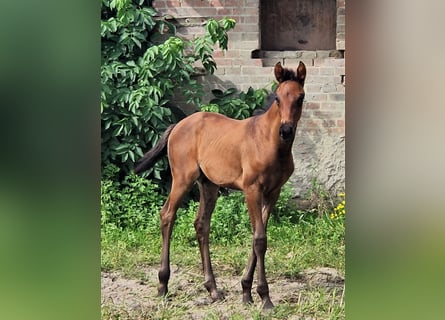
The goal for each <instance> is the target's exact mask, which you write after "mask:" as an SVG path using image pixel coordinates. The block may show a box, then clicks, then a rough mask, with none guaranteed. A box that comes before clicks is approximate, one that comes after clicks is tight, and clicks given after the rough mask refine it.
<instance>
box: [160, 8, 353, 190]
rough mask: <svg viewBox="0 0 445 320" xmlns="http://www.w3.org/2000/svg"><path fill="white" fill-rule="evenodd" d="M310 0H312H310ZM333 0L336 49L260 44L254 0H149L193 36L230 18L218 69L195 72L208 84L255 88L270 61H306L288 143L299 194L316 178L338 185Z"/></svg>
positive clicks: (339, 91) (341, 34)
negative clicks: (298, 112) (301, 100)
mask: <svg viewBox="0 0 445 320" xmlns="http://www.w3.org/2000/svg"><path fill="white" fill-rule="evenodd" d="M314 1H316V0H314ZM333 1H336V2H337V26H336V48H335V49H336V50H325V51H275V52H270V51H268V52H264V51H261V50H259V49H260V15H259V10H260V1H259V0H155V1H154V2H153V6H154V7H155V8H156V9H157V10H158V12H159V13H160V14H161V15H164V16H168V17H172V18H173V17H174V20H172V21H174V22H175V24H176V25H177V31H178V34H179V35H180V36H182V37H184V38H189V39H190V38H193V37H194V36H195V35H199V34H202V33H203V27H202V24H203V23H204V22H205V21H206V20H207V19H209V18H214V19H221V18H224V17H229V18H233V19H235V20H236V22H237V24H236V27H235V29H234V30H233V31H231V32H230V33H229V45H228V50H227V51H226V52H224V53H223V52H221V51H216V52H215V53H214V58H215V61H216V63H217V66H218V69H217V71H216V72H215V74H214V75H211V76H210V75H207V76H204V77H201V79H200V80H201V81H202V82H203V83H205V84H206V86H207V87H208V88H209V89H213V88H220V89H227V88H230V87H236V88H238V89H240V90H247V89H248V88H249V87H250V86H252V87H254V88H261V87H264V86H266V85H268V84H270V83H271V82H272V81H273V80H274V76H273V66H274V65H275V63H276V62H278V61H281V63H282V64H283V65H284V66H285V67H290V68H295V67H296V66H297V65H298V62H299V61H300V60H301V61H303V62H304V63H305V64H306V67H307V78H306V79H307V80H306V84H305V90H306V98H305V106H304V111H303V115H302V119H301V120H300V123H299V129H298V133H297V135H298V136H297V138H296V141H295V143H294V158H295V167H296V170H295V173H294V175H293V176H292V178H291V181H292V182H293V186H294V189H295V193H296V195H301V196H303V195H304V193H305V192H306V191H307V190H308V189H310V186H311V180H312V179H313V178H316V179H317V180H318V181H319V182H320V183H321V184H323V185H324V186H325V187H326V188H327V189H329V190H330V191H331V192H332V193H336V192H338V191H340V190H344V186H345V184H344V141H345V75H346V73H345V59H344V50H345V0H333Z"/></svg>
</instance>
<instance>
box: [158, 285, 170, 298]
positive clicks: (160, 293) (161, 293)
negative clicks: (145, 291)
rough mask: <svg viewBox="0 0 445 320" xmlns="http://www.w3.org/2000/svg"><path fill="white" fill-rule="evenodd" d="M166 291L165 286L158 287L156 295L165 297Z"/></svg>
mask: <svg viewBox="0 0 445 320" xmlns="http://www.w3.org/2000/svg"><path fill="white" fill-rule="evenodd" d="M167 293H168V289H167V287H165V286H159V287H158V297H165V296H166V295H167Z"/></svg>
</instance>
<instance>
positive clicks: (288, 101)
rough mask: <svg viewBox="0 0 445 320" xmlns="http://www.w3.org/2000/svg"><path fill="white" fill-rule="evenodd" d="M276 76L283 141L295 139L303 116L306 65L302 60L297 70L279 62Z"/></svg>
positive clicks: (276, 66)
mask: <svg viewBox="0 0 445 320" xmlns="http://www.w3.org/2000/svg"><path fill="white" fill-rule="evenodd" d="M274 72H275V78H276V79H277V81H278V88H277V90H276V93H275V102H276V104H277V106H278V110H279V114H280V117H281V119H280V131H279V133H280V138H281V139H282V140H283V141H293V139H294V137H295V131H296V129H297V123H298V120H300V117H301V111H302V108H303V100H304V89H303V87H304V80H305V79H306V66H305V65H304V63H303V62H301V61H300V64H299V65H298V68H297V71H296V72H295V71H293V70H289V69H285V68H283V67H282V66H281V63H280V62H278V63H277V64H276V65H275V69H274Z"/></svg>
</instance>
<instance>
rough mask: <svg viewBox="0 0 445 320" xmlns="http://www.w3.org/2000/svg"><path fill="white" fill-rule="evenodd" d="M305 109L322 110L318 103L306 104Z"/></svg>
mask: <svg viewBox="0 0 445 320" xmlns="http://www.w3.org/2000/svg"><path fill="white" fill-rule="evenodd" d="M303 109H309V110H318V109H320V104H319V103H316V102H306V103H304V105H303Z"/></svg>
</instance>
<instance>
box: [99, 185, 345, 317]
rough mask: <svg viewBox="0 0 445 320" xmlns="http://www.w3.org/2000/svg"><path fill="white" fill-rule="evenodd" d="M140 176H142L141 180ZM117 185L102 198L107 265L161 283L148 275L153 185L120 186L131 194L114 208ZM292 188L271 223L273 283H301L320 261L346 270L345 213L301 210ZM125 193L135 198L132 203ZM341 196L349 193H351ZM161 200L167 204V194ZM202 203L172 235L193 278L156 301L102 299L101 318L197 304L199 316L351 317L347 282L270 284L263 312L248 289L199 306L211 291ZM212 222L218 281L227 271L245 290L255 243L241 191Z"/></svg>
mask: <svg viewBox="0 0 445 320" xmlns="http://www.w3.org/2000/svg"><path fill="white" fill-rule="evenodd" d="M133 182H134V181H133ZM134 183H135V184H136V185H138V184H139V182H138V181H136V182H134ZM141 183H142V182H141ZM143 183H144V187H145V188H148V187H150V188H151V186H150V185H149V186H148V187H147V186H146V185H145V184H146V182H143ZM133 189H134V188H133ZM110 190H111V187H110ZM117 190H118V188H117V187H116V188H115V187H114V186H113V190H111V192H109V194H105V195H103V197H102V198H103V202H106V204H105V205H104V203H103V204H102V208H103V210H104V211H103V217H106V218H107V219H104V220H103V224H102V231H101V238H102V249H101V261H102V270H103V271H111V272H119V274H120V275H121V276H123V277H125V278H128V279H141V280H143V281H152V282H153V283H150V286H152V287H153V291H155V289H154V288H155V286H156V282H157V280H156V279H151V280H150V279H148V278H147V275H146V272H145V271H146V270H147V268H151V269H153V268H156V269H157V268H158V266H159V261H160V247H161V236H160V232H159V216H158V212H157V210H158V209H159V208H158V207H153V206H151V207H150V211H149V212H144V211H143V210H144V209H143V207H144V206H146V200H145V199H144V200H142V197H143V194H144V193H145V192H146V190H141V194H140V196H139V195H138V194H137V192H136V193H135V191H134V190H126V191H125V189H124V191H120V192H127V193H128V194H131V197H130V196H129V195H128V194H123V195H119V198H118V200H119V201H118V202H119V208H114V207H112V202H113V199H114V198H113V197H116V192H117ZM150 190H151V189H150ZM151 192H152V193H151V195H150V199H155V198H156V195H155V194H154V193H153V190H151ZM290 194H291V192H290V191H289V189H287V188H285V189H284V190H283V192H282V196H281V197H280V200H279V201H278V203H277V206H276V210H275V212H274V214H273V216H272V217H271V219H270V222H269V226H268V232H267V235H268V250H267V254H266V272H267V279H268V280H269V283H274V282H275V283H278V282H279V283H283V285H285V284H286V283H292V282H293V283H296V282H298V281H299V279H301V272H302V271H303V270H306V269H311V268H317V267H332V268H335V269H336V270H338V271H339V272H340V273H342V274H344V271H345V261H344V257H345V245H344V231H345V230H344V213H343V214H342V215H340V216H337V217H336V218H335V219H333V218H332V217H333V216H332V215H331V214H330V213H332V212H333V211H332V210H334V208H332V207H331V208H330V209H329V210H330V211H329V210H326V212H319V211H317V210H312V211H311V210H309V211H304V212H303V211H299V210H296V209H295V207H293V206H292V205H289V199H290ZM126 199H129V200H128V201H129V203H128V205H126V201H127V200H126ZM340 200H343V201H344V198H343V199H340ZM130 201H131V202H130ZM338 202H339V201H338ZM158 203H159V206H160V204H161V203H162V202H160V201H158ZM343 204H344V202H343ZM122 208H126V211H125V220H122V219H121V218H120V217H119V216H118V215H117V214H116V211H117V210H122ZM318 208H320V206H318ZM196 210H197V203H196V202H190V203H189V205H188V206H185V208H183V209H180V211H179V212H178V219H177V221H176V224H175V227H174V230H173V237H172V247H171V264H172V265H174V266H180V271H179V272H180V273H181V274H182V275H183V278H184V279H187V282H186V283H185V284H181V285H177V284H176V287H175V286H174V285H173V284H172V286H171V291H172V292H173V296H171V297H170V298H168V299H162V298H153V296H151V297H150V299H154V300H153V301H151V302H150V307H147V306H145V307H143V306H140V307H138V308H136V309H135V310H130V309H128V308H125V307H123V306H120V305H117V304H116V305H115V304H106V303H105V304H103V305H102V319H186V318H189V317H190V312H191V310H192V309H193V310H195V311H196V312H198V315H199V318H200V319H300V318H304V319H306V318H307V319H344V317H345V315H344V299H343V293H344V292H343V289H344V288H341V287H340V288H339V287H334V288H328V287H322V286H321V287H320V286H318V287H317V286H303V287H301V288H298V290H295V292H292V293H289V294H287V295H286V298H283V299H281V300H279V301H276V300H275V299H274V295H273V292H271V297H272V300H273V301H274V302H275V304H276V307H275V308H274V309H273V311H272V312H270V313H264V312H262V311H261V310H260V309H259V308H258V305H257V304H256V305H252V306H240V305H239V303H238V302H239V301H240V299H241V296H239V297H237V298H236V299H237V301H236V303H232V304H230V303H228V302H227V301H223V302H217V303H213V304H210V305H209V306H207V305H206V304H204V306H199V305H198V306H196V304H199V303H197V302H196V299H197V298H196V297H201V296H206V292H205V289H204V287H203V286H202V283H203V275H202V272H201V261H200V254H199V249H198V244H197V241H196V235H195V230H194V228H193V221H194V217H195V213H196ZM132 212H134V215H135V216H133V215H132ZM113 219H120V220H119V223H120V224H121V225H119V224H118V223H113ZM132 219H133V221H134V220H135V219H136V220H135V221H138V222H140V224H139V225H138V227H137V228H129V227H125V226H124V227H123V226H122V225H123V223H127V221H132ZM211 228H212V230H211V239H210V241H211V246H210V250H211V257H212V264H213V269H214V271H215V275H216V281H217V284H218V285H220V284H221V283H220V281H219V280H221V279H222V278H228V279H236V281H235V282H236V284H235V285H234V286H233V288H232V287H230V288H228V291H230V292H234V291H237V290H238V291H239V290H240V285H239V281H240V279H241V275H242V273H243V270H244V268H245V265H246V262H247V258H248V256H249V254H250V251H251V244H252V235H251V231H250V223H249V220H248V215H247V213H246V208H245V204H244V202H243V196H242V194H241V193H231V194H229V195H226V196H223V197H220V198H219V200H218V203H217V205H216V209H215V212H214V214H213V218H212V225H211ZM176 277H178V275H176ZM172 278H173V277H172ZM172 281H173V279H172ZM280 281H282V282H280ZM254 285H255V284H254ZM175 288H176V289H175ZM184 288H185V289H184ZM220 288H221V286H220ZM223 289H224V288H223ZM275 290H276V288H275ZM276 295H277V294H276ZM254 299H258V297H255V298H254ZM232 300H233V299H232ZM238 300H239V301H238ZM193 303H195V304H193ZM194 316H195V315H194Z"/></svg>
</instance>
